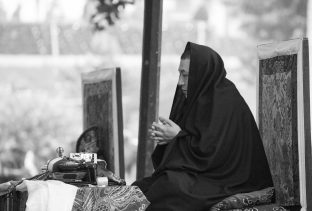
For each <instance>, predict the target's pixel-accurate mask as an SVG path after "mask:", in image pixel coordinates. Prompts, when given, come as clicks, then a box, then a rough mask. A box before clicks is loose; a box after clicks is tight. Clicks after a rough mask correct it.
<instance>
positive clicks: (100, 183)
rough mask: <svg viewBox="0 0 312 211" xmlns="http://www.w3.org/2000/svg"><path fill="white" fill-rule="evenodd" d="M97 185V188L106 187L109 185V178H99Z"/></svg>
mask: <svg viewBox="0 0 312 211" xmlns="http://www.w3.org/2000/svg"><path fill="white" fill-rule="evenodd" d="M96 183H97V186H99V187H106V186H107V185H108V178H107V177H97V178H96Z"/></svg>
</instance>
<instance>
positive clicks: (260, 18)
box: [232, 0, 308, 40]
mask: <svg viewBox="0 0 312 211" xmlns="http://www.w3.org/2000/svg"><path fill="white" fill-rule="evenodd" d="M232 4H233V3H232ZM307 4H308V0H266V1H250V0H240V3H239V4H237V10H236V14H237V15H239V14H244V16H245V17H244V18H242V20H243V23H244V24H243V26H242V29H243V30H246V32H247V33H248V34H249V36H250V37H254V38H256V39H259V40H286V39H290V38H294V37H298V36H303V35H305V34H306V30H307Z"/></svg>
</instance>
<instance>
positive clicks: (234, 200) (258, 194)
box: [210, 187, 274, 211]
mask: <svg viewBox="0 0 312 211" xmlns="http://www.w3.org/2000/svg"><path fill="white" fill-rule="evenodd" d="M273 200H274V188H273V187H270V188H265V189H263V190H259V191H253V192H250V193H239V194H236V195H233V196H230V197H228V198H225V199H223V200H222V201H221V202H219V203H217V204H215V205H214V206H212V207H211V208H210V211H219V210H231V209H244V208H248V207H253V206H256V205H263V204H270V203H272V201H273Z"/></svg>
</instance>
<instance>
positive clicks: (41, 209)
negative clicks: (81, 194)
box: [22, 180, 78, 211]
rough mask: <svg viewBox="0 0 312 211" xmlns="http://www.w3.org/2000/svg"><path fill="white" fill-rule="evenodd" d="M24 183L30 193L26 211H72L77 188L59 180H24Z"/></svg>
mask: <svg viewBox="0 0 312 211" xmlns="http://www.w3.org/2000/svg"><path fill="white" fill-rule="evenodd" d="M23 183H24V184H25V185H26V187H27V191H28V199H27V202H26V211H55V210H57V211H70V210H71V209H72V206H73V202H74V199H75V196H76V192H77V189H78V188H77V187H75V186H73V185H68V184H65V183H63V182H61V181H57V180H48V181H30V180H24V181H23ZM23 183H22V184H23Z"/></svg>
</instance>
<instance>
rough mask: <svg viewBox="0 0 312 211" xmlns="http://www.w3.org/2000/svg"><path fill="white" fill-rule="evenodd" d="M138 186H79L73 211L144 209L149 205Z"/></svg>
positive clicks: (138, 210) (140, 210)
mask: <svg viewBox="0 0 312 211" xmlns="http://www.w3.org/2000/svg"><path fill="white" fill-rule="evenodd" d="M149 204H150V203H149V201H148V200H147V199H146V197H145V196H144V194H143V193H142V191H141V190H140V189H139V188H138V187H136V186H108V187H104V188H100V187H90V188H88V187H87V188H86V187H84V188H79V189H78V191H77V194H76V198H75V201H74V205H73V208H72V211H100V210H105V211H135V210H137V211H144V210H145V209H146V208H147V206H148V205H149Z"/></svg>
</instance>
